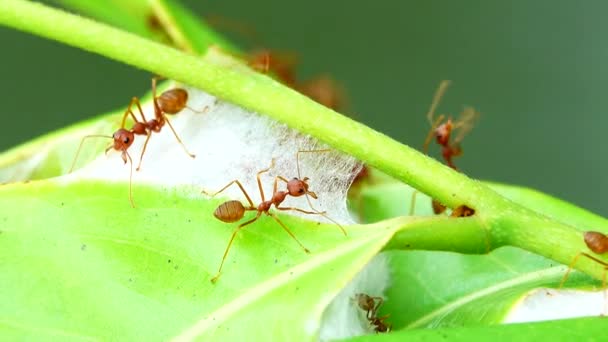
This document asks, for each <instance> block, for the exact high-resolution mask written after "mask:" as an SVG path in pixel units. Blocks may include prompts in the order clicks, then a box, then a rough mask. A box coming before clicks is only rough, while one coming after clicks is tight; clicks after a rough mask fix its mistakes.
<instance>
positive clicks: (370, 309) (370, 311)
mask: <svg viewBox="0 0 608 342" xmlns="http://www.w3.org/2000/svg"><path fill="white" fill-rule="evenodd" d="M355 300H356V301H357V305H359V307H360V308H361V309H362V310H364V311H366V313H365V318H367V320H368V321H369V323H370V324H371V325H373V326H374V331H376V332H389V331H390V330H391V325H390V324H387V323H386V322H385V320H386V319H387V318H388V317H389V316H390V315H384V316H382V317H378V316H377V313H378V309H379V308H380V306H381V305H382V303H383V302H384V300H383V299H382V297H371V296H369V295H366V294H365V293H357V294H356V295H355Z"/></svg>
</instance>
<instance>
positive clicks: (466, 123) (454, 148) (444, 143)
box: [423, 81, 479, 170]
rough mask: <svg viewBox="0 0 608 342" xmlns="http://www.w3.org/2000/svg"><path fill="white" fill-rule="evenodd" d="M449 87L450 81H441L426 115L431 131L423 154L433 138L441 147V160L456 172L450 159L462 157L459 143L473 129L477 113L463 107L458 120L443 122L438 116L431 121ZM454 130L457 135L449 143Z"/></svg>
mask: <svg viewBox="0 0 608 342" xmlns="http://www.w3.org/2000/svg"><path fill="white" fill-rule="evenodd" d="M449 85H450V81H442V82H441V83H440V84H439V88H438V89H437V92H436V93H435V97H434V98H433V102H432V104H431V108H430V109H429V112H428V113H427V115H426V117H427V119H428V120H429V123H430V124H431V129H430V131H429V134H428V135H427V137H426V139H425V141H424V146H423V151H424V153H425V154H428V148H429V144H430V143H431V140H432V139H433V136H434V137H435V138H436V140H437V143H438V144H439V145H441V147H442V149H441V155H442V156H443V159H445V161H446V163H447V164H448V166H449V167H451V168H453V169H454V170H458V168H457V167H456V165H455V164H454V162H453V161H452V158H453V157H458V156H461V155H462V147H461V146H460V142H461V141H462V139H464V137H465V136H466V135H467V133H469V132H470V131H471V129H473V126H474V124H475V121H476V120H477V119H478V118H479V113H478V112H477V111H476V110H475V109H473V108H471V107H465V109H464V110H463V111H462V113H460V116H459V117H458V120H455V121H452V117H448V118H447V121H445V122H444V120H445V119H446V116H445V115H444V114H441V115H439V116H438V117H437V118H436V119H435V120H433V116H434V115H435V109H436V108H437V106H438V105H439V101H440V100H441V97H443V94H444V93H445V91H446V90H447V87H448V86H449ZM456 130H457V131H458V134H457V135H456V137H455V138H454V139H453V140H452V141H450V139H451V137H452V133H453V132H454V131H456Z"/></svg>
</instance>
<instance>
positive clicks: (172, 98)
mask: <svg viewBox="0 0 608 342" xmlns="http://www.w3.org/2000/svg"><path fill="white" fill-rule="evenodd" d="M158 79H160V78H159V77H154V78H152V98H153V104H154V119H151V120H146V117H145V115H144V112H143V110H142V108H141V104H140V102H139V98H137V97H133V98H132V99H131V102H130V103H129V106H128V107H127V110H126V111H125V113H124V114H123V116H122V122H121V124H120V128H119V129H118V130H117V131H116V132H114V134H113V135H112V136H107V135H100V134H93V135H87V136H85V137H84V138H82V140H81V141H80V145H79V146H78V150H77V151H76V156H75V157H74V161H73V162H72V167H71V168H70V172H72V170H74V166H75V165H76V160H77V159H78V155H79V154H80V150H81V148H82V145H83V144H84V141H85V139H88V138H110V139H113V140H114V142H113V144H112V145H110V146H108V147H107V148H106V151H105V152H106V153H108V151H109V150H111V149H114V150H116V151H119V152H121V157H122V160H123V162H124V163H125V164H126V163H127V159H128V160H129V162H130V163H131V171H130V173H129V200H130V202H131V206H132V207H134V208H135V204H134V203H133V194H132V191H131V183H132V178H133V160H132V159H131V155H129V152H128V151H127V150H128V149H129V148H130V147H131V145H132V144H133V141H134V140H135V135H146V141H145V142H144V146H143V148H142V150H141V155H140V157H139V163H138V165H137V168H136V170H137V171H139V169H140V168H141V162H142V159H143V157H144V153H145V152H146V147H147V146H148V141H150V137H151V136H152V132H156V133H158V132H160V131H161V129H162V128H163V127H164V126H165V124H168V125H169V128H171V131H172V132H173V135H174V136H175V138H176V139H177V142H178V143H179V144H180V145H181V146H182V148H183V149H184V151H185V152H186V154H188V155H189V156H190V157H191V158H194V157H195V155H194V154H191V153H190V152H188V150H187V149H186V146H184V144H183V143H182V140H181V139H180V138H179V136H178V135H177V133H176V132H175V129H174V128H173V126H172V125H171V122H169V120H168V118H167V116H166V114H170V115H174V114H177V113H179V112H180V111H182V110H183V109H184V108H189V107H188V106H187V105H186V103H187V101H188V92H187V91H186V90H185V89H182V88H173V89H170V90H167V91H165V92H163V93H162V94H160V96H156V82H157V80H158ZM133 105H136V106H137V108H138V110H139V113H140V115H141V119H142V120H141V121H140V120H138V119H137V117H136V116H135V114H133V111H132V110H131V108H132V107H133ZM206 109H207V108H205V110H206ZM203 112H204V111H203ZM128 116H131V118H132V119H133V121H134V124H133V127H132V128H131V129H130V130H127V129H126V128H125V126H126V120H127V117H128Z"/></svg>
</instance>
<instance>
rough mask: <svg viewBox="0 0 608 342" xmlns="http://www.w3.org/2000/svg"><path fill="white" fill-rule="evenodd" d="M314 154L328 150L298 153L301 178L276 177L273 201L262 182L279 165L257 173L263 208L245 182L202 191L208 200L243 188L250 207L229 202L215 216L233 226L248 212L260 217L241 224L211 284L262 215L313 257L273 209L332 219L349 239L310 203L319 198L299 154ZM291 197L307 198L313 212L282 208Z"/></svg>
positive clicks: (322, 212) (232, 236)
mask: <svg viewBox="0 0 608 342" xmlns="http://www.w3.org/2000/svg"><path fill="white" fill-rule="evenodd" d="M310 152H325V150H316V151H298V153H297V160H298V177H297V178H293V179H291V180H287V179H286V178H284V177H281V176H276V177H275V179H274V187H273V191H272V197H271V198H270V199H269V200H266V199H265V196H264V189H263V187H262V181H261V178H260V177H261V175H262V174H264V173H266V172H268V171H270V170H271V169H272V168H273V167H274V164H275V161H274V159H273V160H272V162H271V165H270V167H268V168H266V169H263V170H261V171H259V172H258V173H257V175H256V179H257V184H258V190H259V191H260V197H261V199H262V201H261V202H260V204H258V205H257V206H255V205H254V204H253V201H252V200H251V197H249V194H248V193H247V191H246V190H245V188H244V187H243V185H242V184H241V182H240V181H238V180H236V179H235V180H233V181H231V182H229V183H228V184H226V186H224V187H223V188H222V189H220V190H219V191H217V192H215V193H213V194H209V193H207V192H206V191H205V190H203V191H202V193H205V194H207V195H208V196H211V197H214V196H216V195H217V194H219V193H221V192H222V191H224V190H226V189H228V188H229V187H230V186H231V185H233V184H236V185H237V186H238V187H239V189H240V190H241V192H242V193H243V195H244V196H245V198H246V200H247V204H248V205H243V203H241V202H240V201H236V200H230V201H226V202H224V203H222V204H220V205H219V206H218V207H217V208H216V209H215V211H214V213H213V215H214V216H215V217H216V218H217V219H218V220H220V221H222V222H226V223H232V222H236V221H240V220H241V219H242V218H243V217H244V216H245V212H247V211H255V212H256V215H255V217H254V218H252V219H250V220H247V221H245V222H243V223H241V224H239V225H238V226H237V227H236V228H235V229H234V231H233V232H232V235H231V237H230V240H229V241H228V245H227V246H226V250H225V251H224V255H223V257H222V262H221V263H220V267H219V269H218V271H217V274H216V275H215V276H214V277H213V278H211V282H213V283H215V282H216V281H217V280H218V279H219V277H220V274H221V272H222V267H223V266H224V262H225V261H226V257H227V256H228V252H229V251H230V248H231V246H232V243H233V241H234V238H235V237H236V234H237V233H238V232H239V231H240V230H241V229H243V228H244V227H246V226H248V225H250V224H252V223H253V222H255V221H257V220H258V219H259V218H260V216H262V214H266V215H268V216H270V217H272V218H273V219H274V220H275V221H276V222H277V223H278V224H279V225H280V226H281V228H283V230H285V231H286V232H287V234H289V236H291V238H292V239H294V240H295V241H296V242H297V243H298V245H299V246H300V247H301V248H302V249H303V250H304V252H306V253H310V250H308V248H306V247H304V245H303V244H302V243H301V242H300V240H298V238H296V236H295V235H294V234H293V232H292V231H291V230H290V229H289V228H288V227H287V226H286V225H285V224H284V223H283V222H282V221H281V220H280V219H279V218H278V216H276V214H274V213H272V212H270V208H271V207H272V206H273V205H274V207H275V209H277V210H280V211H297V212H300V213H304V214H308V215H321V216H323V217H325V218H327V219H329V220H330V221H332V222H334V223H335V224H336V225H338V227H339V228H340V229H341V230H342V232H343V233H344V234H345V235H346V231H345V230H344V228H343V227H342V226H341V225H340V224H338V223H337V222H335V221H334V220H332V219H331V218H329V217H328V216H327V215H326V213H325V212H324V211H318V210H316V209H315V208H314V207H313V206H312V203H311V202H310V199H309V198H308V196H310V197H312V198H314V199H317V195H316V193H314V192H312V191H310V190H309V189H308V180H309V179H308V177H304V178H302V179H300V166H299V154H300V153H310ZM279 181H282V182H285V183H286V190H285V191H281V190H278V183H279ZM287 196H292V197H300V196H306V199H307V200H308V203H309V205H310V207H311V209H312V211H308V210H303V209H300V208H296V207H282V206H281V204H282V203H283V201H285V198H287Z"/></svg>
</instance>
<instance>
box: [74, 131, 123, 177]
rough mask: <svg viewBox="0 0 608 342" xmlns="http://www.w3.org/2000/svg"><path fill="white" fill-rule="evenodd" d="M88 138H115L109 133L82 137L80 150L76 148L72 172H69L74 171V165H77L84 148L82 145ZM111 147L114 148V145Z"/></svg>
mask: <svg viewBox="0 0 608 342" xmlns="http://www.w3.org/2000/svg"><path fill="white" fill-rule="evenodd" d="M88 138H108V139H113V138H112V137H111V136H109V135H103V134H91V135H87V136H85V137H83V138H82V140H80V145H78V150H76V155H75V156H74V160H73V161H72V167H70V172H68V173H72V171H74V167H75V166H76V160H78V155H79V154H80V150H81V149H82V145H83V144H84V140H85V139H88ZM110 148H112V146H110ZM107 152H108V149H106V153H107Z"/></svg>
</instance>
